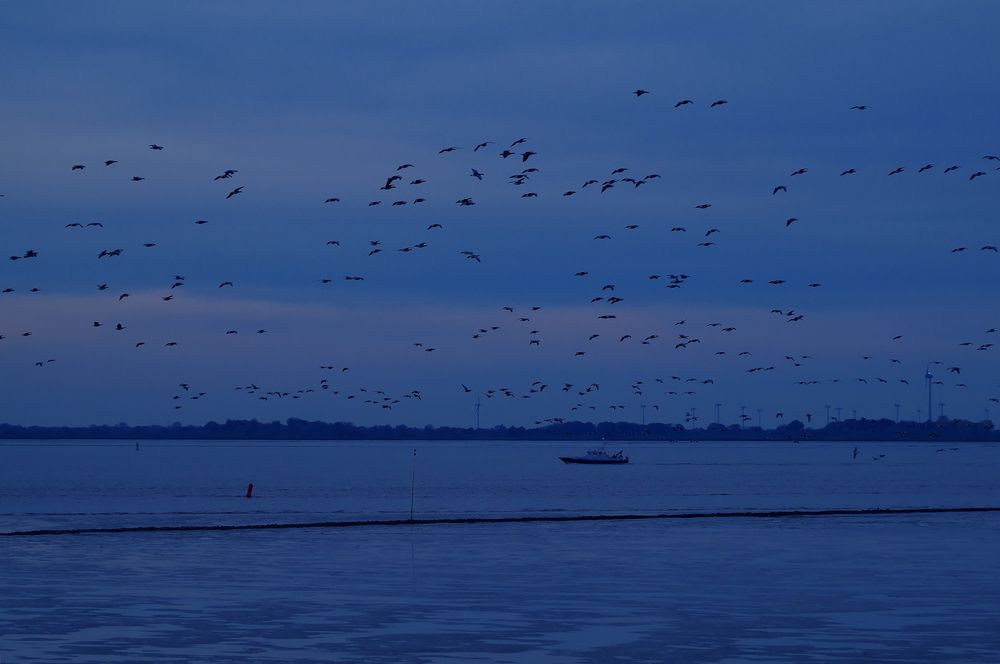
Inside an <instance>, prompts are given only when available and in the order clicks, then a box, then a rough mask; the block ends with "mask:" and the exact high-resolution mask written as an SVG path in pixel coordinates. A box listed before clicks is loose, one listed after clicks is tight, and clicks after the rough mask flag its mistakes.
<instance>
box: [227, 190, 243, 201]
mask: <svg viewBox="0 0 1000 664" xmlns="http://www.w3.org/2000/svg"><path fill="white" fill-rule="evenodd" d="M242 193H243V187H236V189H233V190H232V191H231V192H229V193H228V194H226V200H229V199H230V198H232V197H233V196H235V195H236V194H242Z"/></svg>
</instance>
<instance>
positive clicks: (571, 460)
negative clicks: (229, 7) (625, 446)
mask: <svg viewBox="0 0 1000 664" xmlns="http://www.w3.org/2000/svg"><path fill="white" fill-rule="evenodd" d="M559 460H560V461H562V462H563V463H584V464H590V465H604V466H609V465H610V466H620V465H622V464H624V463H628V457H625V458H624V459H581V458H580V457H559Z"/></svg>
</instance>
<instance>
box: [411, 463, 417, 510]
mask: <svg viewBox="0 0 1000 664" xmlns="http://www.w3.org/2000/svg"><path fill="white" fill-rule="evenodd" d="M416 486H417V448H415V447H414V448H413V466H412V469H411V472H410V521H413V493H414V491H415V489H416Z"/></svg>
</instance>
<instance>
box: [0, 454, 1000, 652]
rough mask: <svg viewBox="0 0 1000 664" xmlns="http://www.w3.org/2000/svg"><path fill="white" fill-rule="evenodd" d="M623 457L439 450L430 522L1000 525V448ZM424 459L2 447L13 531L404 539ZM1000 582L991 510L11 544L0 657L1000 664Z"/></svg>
mask: <svg viewBox="0 0 1000 664" xmlns="http://www.w3.org/2000/svg"><path fill="white" fill-rule="evenodd" d="M623 447H624V448H625V449H626V452H627V453H628V454H629V455H630V456H631V457H632V459H633V461H634V463H633V464H630V465H628V466H626V467H604V468H596V467H585V466H565V465H563V464H562V463H560V462H559V461H558V459H557V457H558V456H559V455H560V454H565V453H577V452H581V451H582V449H581V447H580V446H577V445H572V444H562V443H558V444H557V443H496V444H483V443H471V442H470V443H430V444H420V445H418V446H417V449H418V453H417V457H416V466H415V468H416V480H417V481H416V501H415V503H416V512H417V514H418V515H469V514H474V515H496V514H529V513H530V514H537V513H539V512H541V513H546V512H552V513H574V514H575V513H596V512H619V511H621V512H653V511H668V510H682V511H692V510H716V509H726V510H728V509H755V508H760V509H764V508H799V507H802V508H818V507H840V506H849V507H902V506H945V505H970V506H975V505H978V506H983V505H996V504H998V503H1000V500H998V499H997V493H998V492H997V487H998V481H997V473H996V469H997V467H998V466H997V461H1000V446H998V447H997V448H993V447H991V446H989V445H973V444H959V445H955V444H947V445H942V446H934V445H930V446H927V445H910V444H902V443H885V444H865V445H861V446H860V447H861V448H862V450H861V451H862V453H861V454H860V455H859V456H858V458H857V459H856V460H852V459H851V448H852V447H853V446H852V445H844V444H840V445H838V444H807V443H803V444H799V445H792V444H751V443H741V444H708V443H698V444H662V445H656V444H628V445H624V446H623ZM953 447H954V448H957V449H955V450H952V449H951V448H953ZM937 450H944V451H937ZM882 454H884V455H885V456H884V457H882V456H880V455H882ZM873 457H875V458H877V460H876V459H875V458H873ZM413 461H414V459H413V456H412V445H409V444H405V443H395V442H393V443H389V442H385V443H332V444H308V445H305V444H301V443H279V444H275V443H269V444H261V443H253V444H246V443H240V444H219V443H204V444H190V443H188V444H176V443H163V444H159V445H153V444H145V445H143V446H142V447H141V449H140V450H139V451H138V452H136V451H135V449H134V445H122V444H110V443H108V444H106V445H104V446H95V445H93V444H89V445H82V444H72V443H71V444H66V445H55V444H45V443H43V444H37V443H35V444H29V445H24V446H21V445H12V444H3V445H0V505H2V508H0V512H2V515H0V519H2V529H3V530H12V529H24V528H35V527H40V526H52V525H59V526H82V525H101V526H111V525H126V524H128V525H132V524H175V523H176V524H186V523H237V522H274V521H295V520H314V519H316V518H344V519H351V518H357V517H389V516H402V515H405V514H407V513H408V511H409V500H410V479H411V473H412V472H413V468H414V466H413ZM247 481H253V482H254V483H255V485H256V487H257V491H256V493H257V497H256V498H254V499H253V500H246V499H244V498H242V497H241V496H242V493H243V491H244V490H245V486H246V482H247ZM997 559H1000V515H996V514H992V513H990V514H934V515H902V516H861V517H834V518H818V517H810V518H796V519H772V518H767V519H749V520H724V521H716V520H706V521H698V522H648V523H629V522H605V523H572V524H549V523H534V524H479V525H439V526H420V527H379V528H360V529H349V530H341V529H337V530H318V531H314V530H287V531H284V530H283V531H263V532H231V533H217V532H202V533H130V534H118V535H76V536H54V537H32V538H0V661H3V662H8V661H10V662H46V663H50V662H74V663H77V662H87V663H89V662H93V663H95V664H96V663H102V664H103V663H107V662H138V661H141V662H157V663H166V662H171V663H180V662H184V663H190V662H213V663H216V662H225V663H229V662H232V663H236V662H240V663H245V662H329V661H338V662H339V661H344V662H385V663H387V664H388V663H396V662H415V663H420V664H430V663H439V662H440V663H446V662H467V661H475V662H525V663H531V662H560V663H561V662H567V663H568V662H574V663H576V662H581V663H582V662H586V663H591V662H593V663H599V662H663V661H669V662H725V663H737V662H788V663H801V662H988V663H991V664H995V663H996V662H998V661H1000V581H998V580H997V578H996V574H995V561H996V560H997Z"/></svg>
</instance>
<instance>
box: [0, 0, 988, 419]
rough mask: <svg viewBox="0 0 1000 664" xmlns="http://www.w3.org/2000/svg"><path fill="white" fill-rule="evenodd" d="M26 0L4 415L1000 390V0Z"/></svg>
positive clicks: (531, 409) (728, 406)
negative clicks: (674, 279)
mask: <svg viewBox="0 0 1000 664" xmlns="http://www.w3.org/2000/svg"><path fill="white" fill-rule="evenodd" d="M0 16H2V20H0V63H2V66H0V90H2V97H0V99H2V103H0V132H2V133H0V145H2V152H0V155H2V157H0V194H3V197H2V198H0V229H2V233H0V244H2V247H0V249H2V251H3V252H4V253H3V256H4V258H5V260H4V261H3V262H2V265H0V290H3V291H5V292H3V293H2V294H0V335H2V336H3V337H4V338H3V339H0V366H2V368H3V375H4V381H3V385H2V388H0V389H2V396H3V399H2V403H3V405H4V408H3V411H2V412H0V421H6V422H10V423H18V424H68V425H83V424H92V423H115V422H119V421H126V422H129V423H131V424H141V423H166V422H173V421H181V422H186V423H202V422H205V421H207V420H210V419H214V420H225V419H227V418H250V417H256V418H258V419H265V420H271V419H284V418H287V417H302V418H307V419H323V420H329V421H338V420H346V421H353V422H356V423H360V424H376V423H388V424H410V425H422V424H452V425H470V424H472V423H473V422H474V411H473V406H472V404H473V402H474V400H475V395H476V393H480V394H481V395H482V400H483V406H482V422H483V425H484V426H492V425H495V424H501V423H502V424H525V425H528V424H533V423H534V422H536V421H543V420H546V419H547V418H565V419H583V420H596V421H601V420H609V419H611V420H633V421H638V420H639V418H640V408H639V406H640V404H643V403H644V404H646V405H647V406H648V408H647V411H646V417H647V420H650V421H652V420H655V421H666V422H683V421H685V418H686V417H689V416H694V417H697V418H698V419H697V423H698V424H706V423H708V422H712V421H714V420H715V404H716V403H721V404H722V406H721V415H722V420H723V422H729V423H732V422H736V421H738V419H739V415H740V407H741V406H745V407H746V412H747V414H748V415H751V416H753V420H754V423H756V410H757V409H758V408H759V409H761V413H762V420H761V421H762V423H763V424H764V425H765V426H773V425H775V424H780V423H781V420H779V419H776V415H777V414H778V413H783V414H784V421H788V420H790V419H793V418H799V419H803V420H804V419H805V418H806V414H807V413H808V414H811V415H812V416H813V420H812V421H813V423H814V424H816V423H819V424H822V423H823V422H824V421H825V412H826V410H825V406H826V405H827V404H829V405H831V406H832V407H833V409H834V413H835V412H836V408H837V407H841V408H842V409H843V417H845V418H846V417H849V416H850V415H851V414H852V413H854V412H855V411H856V413H857V416H858V417H862V416H864V417H893V416H894V415H895V408H894V404H900V414H901V415H902V416H903V417H904V418H915V417H916V416H917V409H918V408H923V412H922V414H923V416H926V388H925V385H924V382H923V374H924V369H925V366H926V365H927V363H928V362H940V363H941V364H940V365H934V372H935V374H936V377H935V381H936V382H939V383H940V384H935V385H934V390H935V394H934V399H933V401H934V404H935V405H934V411H935V415H936V414H937V413H938V412H939V408H940V407H939V405H938V403H939V402H943V403H945V406H944V412H945V413H946V414H947V415H949V416H953V417H967V418H973V419H982V418H984V417H985V416H986V409H987V408H989V407H992V409H993V413H992V414H993V415H994V416H995V414H996V413H1000V402H998V401H992V402H991V401H990V399H991V398H993V399H996V398H998V397H1000V371H998V369H1000V359H998V358H1000V347H992V346H990V344H992V343H1000V332H989V331H988V330H991V329H993V328H998V329H1000V254H998V253H997V252H996V251H994V250H990V249H988V248H987V249H983V247H991V246H996V245H1000V224H998V212H1000V171H998V170H997V168H998V167H1000V160H996V159H992V160H991V159H985V158H984V157H985V156H993V155H996V156H1000V125H998V123H997V120H996V117H997V111H996V109H997V108H998V106H1000V90H998V87H997V77H996V72H995V63H996V62H1000V46H998V42H997V40H996V36H995V26H997V25H1000V5H997V4H996V3H992V2H985V1H984V2H962V1H955V2H947V3H945V2H919V1H908V2H880V3H870V2H837V3H826V4H820V3H799V2H770V3H742V2H739V3H738V2H704V1H698V2H670V3H667V2H628V3H609V2H589V1H584V2H546V3H537V2H505V3H468V2H430V3H402V2H338V3H322V2H314V3H309V2H301V3H294V4H286V3H265V2H239V3H211V4H207V3H199V2H174V3H169V4H164V5H161V6H154V5H150V4H145V3H139V4H137V3H129V2H104V3H92V4H87V5H81V4H79V3H61V2H49V3H20V4H8V5H5V6H4V7H3V8H2V10H0ZM640 88H641V89H644V90H648V91H649V94H646V95H642V96H641V97H636V96H635V95H634V94H632V91H634V90H636V89H640ZM685 99H690V100H692V102H693V103H691V104H685V105H682V106H680V107H678V108H675V104H676V103H677V102H678V101H680V100H685ZM722 99H724V100H726V101H727V102H728V103H726V104H722V105H717V106H715V107H711V106H710V105H711V103H712V102H714V101H716V100H722ZM855 105H864V106H867V107H868V108H866V109H864V110H856V109H852V108H851V106H855ZM522 137H523V138H526V139H527V140H526V141H524V142H523V143H521V144H519V145H516V146H514V147H511V148H510V149H511V151H513V152H515V153H516V154H514V155H513V156H510V157H509V158H506V159H504V158H502V157H501V156H500V153H501V151H502V150H504V149H505V148H508V147H509V146H511V144H512V143H513V142H514V141H515V140H516V139H520V138H522ZM486 141H492V143H490V144H489V145H487V146H486V147H483V148H481V149H479V150H474V147H475V146H476V145H477V144H479V143H483V142H486ZM150 144H157V145H160V146H163V148H164V149H163V150H151V149H149V145H150ZM450 146H455V147H458V148H459V149H457V150H454V151H452V152H446V153H441V154H439V150H441V149H442V148H446V147H450ZM525 151H531V152H533V153H535V154H531V155H529V157H528V159H527V161H522V156H521V154H522V153H524V152H525ZM105 160H116V161H117V163H114V164H112V165H110V166H105V165H104V161H105ZM76 164H80V165H84V166H85V168H83V169H76V170H72V167H73V166H74V165H76ZM403 164H412V165H413V166H412V167H410V168H405V169H403V170H400V171H397V167H399V166H401V165H403ZM930 164H932V165H933V167H932V168H929V169H924V170H923V171H922V172H919V171H920V170H921V167H923V166H925V165H930ZM953 165H956V166H959V167H960V168H958V169H954V170H951V171H950V172H948V173H945V170H946V169H947V168H948V167H950V166H953ZM526 168H536V169H538V170H537V172H528V173H526V174H525V175H527V178H526V179H524V180H523V182H522V183H521V184H516V182H517V180H516V179H512V178H510V177H509V176H511V175H515V174H519V173H521V172H522V171H523V170H524V169H526ZM618 168H626V169H627V170H625V171H623V172H619V173H614V174H613V171H614V170H616V169H618ZM897 168H903V169H904V170H902V171H901V172H898V173H896V174H893V175H889V174H890V173H891V172H892V171H894V170H896V169H897ZM226 169H234V170H236V171H237V173H236V174H235V175H233V176H232V177H231V178H226V179H220V180H216V179H214V178H215V177H216V176H217V175H220V174H221V173H223V172H224V171H225V170H226ZM472 169H476V171H478V172H480V173H481V174H482V175H483V177H482V180H479V179H477V178H476V177H473V175H472ZM800 169H806V171H805V172H804V173H801V174H798V175H792V173H794V172H796V171H798V170H800ZM849 169H854V170H855V171H856V172H852V173H849V174H847V175H841V173H842V172H844V171H847V170H849ZM977 172H982V173H983V175H981V176H978V177H976V178H975V179H971V180H970V177H971V176H972V175H973V174H975V173H977ZM397 174H398V175H400V176H401V178H402V179H401V180H399V181H395V182H394V183H393V185H394V186H393V188H391V189H389V190H381V189H380V187H382V186H383V185H384V184H385V182H386V179H387V178H388V177H390V176H393V175H397ZM650 174H658V175H659V176H660V177H658V178H651V179H648V180H645V181H643V184H642V185H641V186H635V185H633V183H631V182H628V181H623V178H632V179H634V180H636V181H639V180H642V178H644V176H647V175H650ZM133 177H141V178H144V179H142V180H139V181H132V178H133ZM414 180H425V181H426V182H424V183H421V184H411V182H413V181H414ZM588 180H596V181H597V184H591V185H588V186H587V187H584V186H583V185H584V183H585V182H587V181H588ZM610 180H616V182H614V183H613V185H614V186H613V187H610V188H608V189H607V190H606V191H605V192H603V193H602V192H601V185H602V183H605V182H607V181H610ZM779 185H783V186H785V187H786V189H787V190H786V191H778V192H777V193H774V194H772V191H773V190H774V188H775V187H777V186H779ZM237 187H243V190H242V191H241V192H240V193H238V194H235V195H233V196H232V197H230V198H226V196H227V194H228V193H229V192H231V191H233V190H234V189H235V188H237ZM569 191H574V192H575V193H574V194H573V195H570V196H566V195H563V194H564V192H569ZM529 193H535V194H537V196H530V197H525V196H523V195H524V194H529ZM328 198H339V199H340V200H339V202H332V203H324V201H325V200H326V199H328ZM418 198H423V199H425V200H424V201H423V202H420V203H415V202H414V201H415V200H416V199H418ZM464 198H471V199H472V201H474V203H475V204H474V205H467V206H463V205H458V204H456V201H458V200H460V199H464ZM373 201H380V204H379V205H376V206H372V205H370V203H371V202H373ZM399 201H405V202H406V204H405V205H393V203H394V202H399ZM702 204H710V206H711V207H707V208H704V209H699V208H696V207H695V206H697V205H702ZM791 218H794V219H796V221H794V222H792V223H791V224H790V225H786V223H787V220H788V219H791ZM197 220H206V221H207V222H208V223H205V224H196V223H195V222H196V221H197ZM92 222H97V223H100V224H102V226H92V227H83V228H80V227H66V225H67V224H75V223H79V224H87V223H92ZM434 224H440V227H432V226H433V225H434ZM629 226H637V227H635V228H628V227H629ZM429 227H430V228H429ZM677 228H683V229H684V230H683V231H680V230H672V229H677ZM713 229H717V231H713ZM709 231H713V232H711V233H710V234H709V235H706V233H709ZM601 236H609V237H607V238H606V239H595V238H598V237H601ZM376 241H377V242H378V243H379V244H378V245H373V244H372V242H376ZM330 242H336V243H339V244H328V243H330ZM706 242H711V243H713V244H710V245H705V246H703V245H702V243H706ZM421 243H426V246H425V247H417V248H414V247H415V245H418V244H421ZM144 244H155V246H150V247H146V246H144ZM959 247H965V250H964V251H953V250H954V249H957V248H959ZM114 249H121V250H122V251H121V255H118V256H112V257H103V258H98V254H99V253H100V252H101V251H102V250H114ZM373 249H381V252H379V253H375V254H373V255H369V252H371V251H372V250H373ZM400 249H407V251H400ZM28 250H34V251H36V252H37V253H38V256H37V257H31V258H19V259H18V260H6V257H7V256H19V257H20V256H23V255H24V254H25V252H27V251H28ZM463 251H468V252H472V253H473V254H475V255H477V256H478V257H479V260H478V261H477V260H473V259H470V258H467V257H466V255H464V254H462V253H461V252H463ZM579 272H586V273H587V274H585V275H583V276H576V275H577V273H579ZM175 275H180V276H182V277H184V278H183V279H175ZM652 275H659V278H655V279H651V278H650V276H652ZM669 275H688V278H686V279H682V280H680V281H681V282H682V283H680V284H679V285H680V287H679V288H668V287H667V286H668V285H669V284H670V283H671V279H670V277H669ZM345 276H360V277H363V280H346V279H345ZM324 279H328V280H329V283H323V280H324ZM747 279H751V280H752V283H742V284H741V283H740V281H741V280H747ZM775 280H777V281H783V283H776V284H770V283H768V282H769V281H775ZM223 282H232V284H233V285H232V286H231V287H230V286H225V287H221V288H220V287H219V284H221V283H223ZM178 283H180V284H182V285H179V286H175V287H173V288H172V286H173V285H174V284H178ZM100 284H107V288H106V289H105V290H99V289H98V286H99V285H100ZM809 284H820V286H816V287H810V286H809ZM609 286H613V290H612V288H610V287H609ZM606 287H607V288H606ZM33 288H37V289H38V291H37V292H32V289H33ZM7 289H12V290H7ZM125 293H127V294H128V296H127V297H124V298H122V297H121V296H122V295H123V294H125ZM169 296H173V297H172V298H171V299H169V300H164V299H163V298H165V297H169ZM598 297H599V298H603V299H601V300H597V301H592V300H593V299H594V298H598ZM610 297H618V298H622V300H621V301H620V302H612V303H609V302H608V298H610ZM504 307H511V308H512V309H513V310H514V311H513V313H512V312H510V311H507V310H504V309H503V308H504ZM532 307H541V308H540V309H538V310H532ZM774 310H779V311H780V313H773V311H774ZM789 311H792V312H793V314H792V315H791V316H789V315H788V312H789ZM799 315H801V316H802V318H801V319H797V320H793V319H796V318H797V317H798V316H799ZM599 316H614V318H599ZM521 318H527V319H529V320H524V321H522V320H521ZM679 321H685V322H684V324H682V325H678V324H676V323H678V322H679ZM95 322H97V323H100V324H101V325H100V326H99V327H98V326H95V325H94V323H95ZM715 323H718V324H719V325H714V324H715ZM118 324H121V325H122V326H123V328H124V329H121V330H117V329H115V328H116V325H118ZM494 327H496V328H498V329H493V328H494ZM725 328H734V329H730V330H728V331H726V330H725ZM257 330H265V332H263V333H257ZM480 330H486V332H480ZM229 331H235V332H236V333H235V334H227V332H229ZM25 332H31V335H30V336H23V334H24V333H25ZM595 334H596V335H599V336H597V337H594V338H591V337H592V335H595ZM474 335H478V338H475V336H474ZM628 335H630V338H629V336H628ZM654 335H655V336H654ZM679 335H686V338H684V337H679ZM899 335H901V338H898V339H894V337H897V336H899ZM623 337H625V338H624V340H620V339H622V338H623ZM644 340H646V341H647V343H643V341H644ZM693 340H697V341H693ZM532 341H537V342H538V343H537V344H532V343H530V342H532ZM685 342H686V346H685V345H684V344H685ZM139 343H142V344H143V345H140V346H137V345H136V344H139ZM168 343H176V345H171V346H167V345H166V344H168ZM963 343H964V344H966V345H962V344H963ZM415 344H422V346H418V345H415ZM678 344H680V346H678ZM429 348H433V349H434V350H433V351H429V350H427V349H429ZM577 353H585V354H583V355H578V354H577ZM788 358H792V359H788ZM865 358H869V359H865ZM49 360H55V361H54V362H49ZM36 363H41V365H42V366H38V365H37V364H36ZM324 367H327V368H324ZM328 367H333V369H330V368H328ZM345 367H346V368H348V370H347V371H343V369H344V368H345ZM952 367H954V368H957V369H958V371H954V370H951V371H949V369H950V368H952ZM754 369H757V370H754ZM657 379H660V380H661V381H662V382H659V381H658V380H657ZM324 380H325V381H326V382H325V383H322V382H321V381H324ZM637 381H642V382H641V383H639V382H637ZM706 381H708V382H706ZM903 381H907V382H903ZM182 383H183V384H186V385H188V386H189V389H188V390H185V389H183V388H181V387H179V385H180V384H182ZM594 383H596V384H598V385H599V389H596V388H591V389H590V391H589V392H588V391H586V388H587V387H588V386H590V385H592V384H594ZM463 384H464V385H466V386H468V387H469V388H470V389H471V390H472V392H469V393H466V392H465V391H464V390H463V387H462V385H463ZM566 384H571V385H572V387H570V388H567V389H563V388H564V386H565V385H566ZM324 385H326V388H325V389H324V388H323V386H324ZM541 385H545V386H546V387H545V388H544V389H540V386H541ZM252 386H256V388H257V389H252ZM236 388H240V389H236ZM503 389H506V390H508V391H509V394H510V396H507V395H505V394H504V392H503ZM413 390H417V391H419V397H420V398H419V399H418V398H416V395H415V393H414V392H413ZM491 390H492V392H491ZM202 392H203V393H204V395H203V396H200V397H199V398H197V399H192V398H191V397H193V396H197V395H199V393H202ZM639 392H641V394H640V393H639ZM581 393H582V394H581ZM174 397H179V398H174ZM383 406H391V408H386V407H383ZM612 406H615V408H611V407H612ZM619 406H622V407H623V408H618V407H619Z"/></svg>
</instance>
